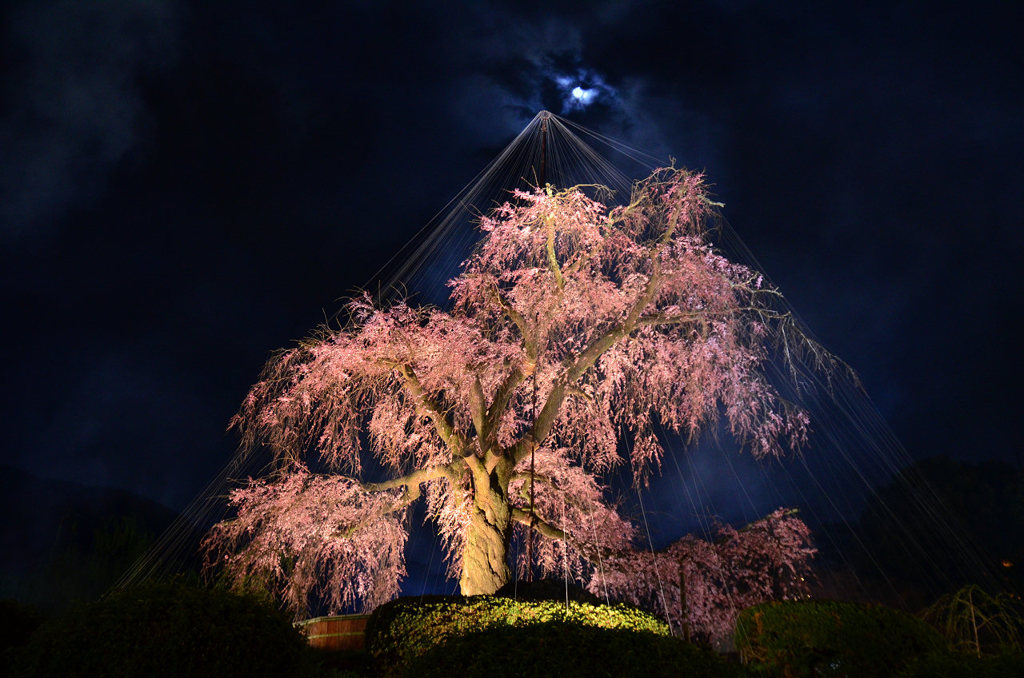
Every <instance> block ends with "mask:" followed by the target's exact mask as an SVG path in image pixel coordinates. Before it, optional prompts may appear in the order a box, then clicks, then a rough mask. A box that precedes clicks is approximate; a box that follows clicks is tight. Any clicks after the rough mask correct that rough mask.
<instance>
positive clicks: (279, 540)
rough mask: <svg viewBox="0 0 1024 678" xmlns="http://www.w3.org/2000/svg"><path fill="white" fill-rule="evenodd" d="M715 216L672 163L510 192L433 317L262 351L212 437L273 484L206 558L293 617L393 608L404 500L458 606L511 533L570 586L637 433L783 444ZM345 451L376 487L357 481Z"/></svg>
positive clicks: (400, 569) (649, 464) (776, 400)
mask: <svg viewBox="0 0 1024 678" xmlns="http://www.w3.org/2000/svg"><path fill="white" fill-rule="evenodd" d="M714 211H715V203H713V202H711V201H710V200H709V198H708V196H707V193H706V189H705V186H704V184H703V182H702V177H701V175H699V174H691V173H688V172H686V171H684V170H678V169H663V170H658V171H656V172H655V173H654V174H652V175H651V176H650V177H649V178H647V179H646V180H644V181H642V182H638V183H637V184H636V185H635V187H634V190H633V193H632V195H631V197H630V200H629V202H628V204H626V205H622V206H617V207H614V208H610V209H609V208H608V207H606V206H605V205H604V204H602V203H601V202H599V201H597V200H595V199H592V198H590V197H588V196H587V195H586V193H585V192H584V190H583V189H582V188H579V187H577V188H572V189H568V190H564V191H555V190H553V189H552V188H551V187H550V186H548V187H546V188H545V189H543V190H541V189H537V190H534V191H533V192H521V191H517V192H514V193H513V199H512V201H511V202H509V203H506V204H505V205H503V206H501V207H500V208H498V209H497V210H495V212H494V213H492V214H491V215H489V216H486V217H484V218H482V219H481V222H480V227H481V229H482V230H483V233H484V235H483V239H482V241H481V243H480V244H479V246H478V248H477V249H476V251H475V252H474V253H473V254H472V255H471V256H470V257H469V259H468V260H467V261H466V262H464V265H463V270H462V273H461V274H460V275H459V276H458V277H457V278H455V279H453V280H451V281H450V283H449V285H450V286H451V288H452V292H451V299H452V309H451V310H450V311H442V310H439V309H436V308H414V307H412V306H410V305H409V304H408V303H397V304H395V305H393V306H391V307H389V308H378V307H376V306H375V305H374V304H373V303H372V301H371V300H370V298H369V297H368V296H367V297H364V298H362V299H358V300H356V301H354V302H352V303H351V304H350V307H349V308H350V321H349V323H348V325H347V326H346V327H343V328H341V329H337V330H333V329H327V328H324V329H322V330H321V331H320V333H319V334H317V335H316V336H315V337H313V338H311V339H309V340H307V341H305V342H303V343H302V344H300V345H299V346H297V347H296V348H292V349H288V350H284V351H282V352H280V353H279V354H277V355H276V356H275V357H274V358H273V359H271V360H270V362H269V363H268V365H267V366H266V368H265V370H264V373H263V375H262V378H261V379H260V381H259V382H258V383H257V384H255V385H254V386H253V387H252V389H251V391H250V392H249V394H248V395H247V396H246V398H245V401H244V402H243V404H242V407H241V410H240V412H239V414H238V415H237V417H236V419H235V424H236V425H237V426H238V427H239V428H240V430H241V432H242V441H243V443H242V444H243V446H245V447H247V448H254V447H257V446H260V445H266V446H269V447H270V448H271V449H272V450H273V451H274V453H275V455H276V459H277V461H278V470H277V471H276V473H275V474H274V475H273V476H272V477H271V478H269V479H266V480H258V481H252V482H251V483H250V485H249V486H248V487H246V488H242V489H239V490H237V491H236V492H234V493H233V494H232V501H233V503H234V504H235V506H236V507H237V510H238V515H237V517H236V518H235V519H233V520H230V521H226V522H223V523H221V524H219V525H217V526H216V527H215V528H214V529H213V530H212V531H211V533H210V534H209V536H208V537H207V540H206V547H207V549H208V553H209V558H210V563H211V564H214V563H220V564H222V565H223V566H224V567H225V568H226V570H227V572H228V573H229V575H230V576H232V577H233V578H235V580H236V581H239V582H242V581H247V580H251V579H254V578H255V579H257V580H259V581H262V582H264V583H266V584H268V585H270V586H272V587H275V588H277V590H278V591H279V592H280V593H281V594H282V595H283V596H284V598H285V599H286V600H287V601H288V602H289V603H290V604H291V605H293V606H295V607H296V608H298V609H301V608H303V607H304V606H305V604H306V602H307V600H308V597H309V595H310V594H311V593H314V592H316V593H320V594H325V595H326V597H327V599H328V600H329V601H330V604H331V607H332V608H334V609H338V608H341V607H344V606H349V605H353V604H359V603H361V604H363V605H365V606H373V605H375V604H377V603H379V602H380V601H382V600H385V599H387V598H390V597H392V596H394V595H396V594H397V591H398V586H399V582H400V580H401V577H402V576H403V575H404V573H405V570H404V560H403V557H402V550H403V547H404V543H405V539H406V534H407V532H406V528H405V524H406V512H407V508H408V506H409V505H410V503H411V502H413V501H415V500H416V499H418V498H419V497H421V496H425V500H426V503H427V508H428V514H429V516H430V517H431V518H433V520H435V521H436V523H437V526H438V530H439V532H440V535H441V538H442V542H443V545H444V547H445V550H446V553H447V559H448V564H449V572H450V574H451V575H452V576H453V577H454V576H457V577H458V578H459V583H460V586H461V590H462V593H463V594H467V595H469V594H482V593H492V592H494V591H496V590H497V589H499V588H500V587H501V586H502V585H503V584H505V583H506V582H507V581H508V580H509V577H510V563H509V550H510V544H511V542H512V540H513V539H514V538H515V537H516V536H517V535H518V536H523V535H525V534H526V532H528V531H531V532H533V533H534V534H535V536H536V538H537V547H536V548H534V549H532V552H531V554H530V555H531V557H532V560H533V561H534V562H532V563H523V565H524V566H526V565H529V566H531V567H537V568H539V569H540V571H541V572H542V573H543V572H557V573H558V575H559V576H562V573H563V572H565V573H567V574H568V575H571V576H573V577H574V578H577V579H580V580H586V579H587V578H588V577H589V576H590V575H591V574H592V572H593V567H594V564H596V563H599V561H600V560H601V559H602V558H603V557H605V556H613V555H614V554H619V553H622V552H624V551H627V550H628V549H629V547H630V544H631V541H632V538H633V535H634V529H633V527H632V525H631V524H630V523H629V522H628V521H627V520H626V519H625V518H623V517H622V516H621V515H620V513H619V512H618V511H617V510H616V507H615V506H614V505H613V504H612V503H611V502H610V501H609V500H608V498H607V487H606V486H605V485H604V481H603V480H602V479H603V478H606V477H607V473H608V472H609V471H612V470H613V469H616V468H617V467H619V466H620V465H622V464H624V463H628V464H630V466H631V469H632V473H633V477H634V480H635V481H636V482H638V483H643V482H645V480H646V478H647V476H648V474H649V473H650V472H651V471H655V470H657V469H658V467H659V465H660V461H661V457H662V454H663V448H662V445H661V443H660V442H659V439H658V437H657V435H656V434H655V430H656V427H661V428H663V429H666V430H668V431H671V432H674V433H677V434H681V435H683V436H687V437H691V438H692V437H693V436H695V435H697V434H698V433H699V432H700V431H702V430H705V429H707V428H715V427H717V425H718V422H719V420H720V419H721V418H722V417H724V419H725V423H726V425H727V427H728V429H729V430H730V431H731V432H732V434H733V436H734V437H735V438H736V439H737V440H738V441H740V442H741V443H742V444H744V445H745V446H746V447H747V448H748V449H749V450H750V451H751V452H752V453H753V454H754V455H756V456H759V457H760V456H765V455H778V454H780V453H781V452H782V451H783V446H795V445H799V444H800V443H801V442H802V441H803V440H804V439H805V437H806V434H807V428H808V419H807V416H806V415H805V413H804V412H803V411H801V410H799V409H798V408H795V407H793V406H791V405H789V404H788V403H787V402H785V401H784V400H783V399H782V398H781V397H780V395H779V393H778V392H777V391H776V390H775V388H773V387H772V385H771V384H769V383H768V381H767V380H766V379H765V377H764V376H763V374H762V372H761V370H760V368H761V367H762V366H763V365H764V363H765V361H766V360H768V359H769V357H770V355H769V354H770V352H769V350H768V348H767V346H766V343H767V341H768V339H769V338H772V337H782V338H783V339H784V340H785V341H788V340H789V338H792V337H794V336H797V333H794V332H793V331H792V330H793V329H794V328H795V324H794V323H793V322H792V319H791V318H790V317H789V316H788V315H787V314H783V313H779V312H777V311H775V310H773V309H774V308H775V305H774V303H773V302H774V301H775V300H776V299H777V298H778V292H777V291H776V290H775V289H773V288H771V287H768V286H766V285H765V284H764V281H763V278H762V277H761V275H759V274H758V273H757V272H756V271H753V270H751V269H749V268H746V267H744V266H741V265H738V264H735V263H732V262H730V261H729V260H727V259H726V258H725V257H723V256H722V255H721V254H719V253H718V252H717V251H716V250H715V249H714V248H713V246H712V244H711V241H710V239H709V235H710V230H711V227H712V225H713V223H714V221H713V217H714V216H715V215H714ZM783 348H784V349H785V350H783V351H782V352H781V353H782V354H783V355H785V356H789V357H792V356H794V355H795V351H796V350H797V349H798V348H800V349H802V350H804V351H806V350H808V349H809V350H811V351H816V350H817V347H816V346H815V345H813V344H812V343H810V342H808V341H805V340H802V341H801V343H800V344H799V346H797V345H790V344H788V343H787V344H786V345H785V346H784V347H783ZM816 355H818V354H816ZM364 443H365V444H367V446H368V451H369V453H370V454H372V455H373V456H374V457H375V458H376V460H377V462H379V463H380V464H382V465H383V466H384V467H385V468H386V469H388V471H389V472H390V473H391V477H390V478H389V479H387V480H384V481H382V482H366V481H361V480H358V478H359V477H360V475H361V472H362V463H363V453H364V451H363V447H364ZM310 456H312V457H314V458H316V459H318V462H317V463H319V464H321V465H322V466H324V467H325V468H327V469H328V470H329V472H328V473H326V474H317V473H312V472H310V471H309V470H308V467H307V465H306V464H305V462H304V459H306V458H307V457H310ZM525 557H526V556H525V554H524V558H525Z"/></svg>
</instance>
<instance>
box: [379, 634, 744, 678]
mask: <svg viewBox="0 0 1024 678" xmlns="http://www.w3.org/2000/svg"><path fill="white" fill-rule="evenodd" d="M399 675H401V676H402V678H452V677H453V676H458V677H460V678H521V677H522V676H558V677H559V678H604V677H607V678H651V677H652V676H680V677H681V678H683V677H693V678H737V677H739V676H741V675H743V671H742V668H741V667H739V666H738V665H732V664H728V663H727V662H726V661H725V660H724V659H722V658H721V657H719V656H718V655H717V654H716V653H715V652H714V651H712V650H711V649H709V648H706V647H699V646H697V645H693V644H691V643H687V642H685V641H683V640H680V639H678V638H673V637H671V636H663V635H657V634H655V633H652V632H650V631H631V630H628V629H625V628H614V629H609V628H599V627H594V626H583V625H581V624H576V623H565V622H546V623H543V624H534V625H531V626H525V627H494V628H490V629H488V630H486V631H481V632H479V633H472V634H469V635H466V636H462V637H459V638H455V639H453V640H451V641H449V642H448V643H445V644H443V645H438V646H436V647H434V648H433V649H432V650H430V651H428V652H426V653H425V654H423V655H421V656H420V657H417V658H416V659H414V660H412V661H411V662H409V664H408V665H406V667H405V670H404V672H401V673H400V674H399Z"/></svg>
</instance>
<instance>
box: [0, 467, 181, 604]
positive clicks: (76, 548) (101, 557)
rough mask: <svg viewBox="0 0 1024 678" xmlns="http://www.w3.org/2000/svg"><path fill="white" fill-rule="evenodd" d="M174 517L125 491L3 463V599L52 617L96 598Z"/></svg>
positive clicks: (0, 572) (0, 594) (0, 585)
mask: <svg viewBox="0 0 1024 678" xmlns="http://www.w3.org/2000/svg"><path fill="white" fill-rule="evenodd" d="M175 517H176V513H175V512H174V511H172V510H171V509H169V508H167V507H166V506H163V505H161V504H158V503H156V502H154V501H152V500H150V499H147V498H145V497H141V496H139V495H137V494H133V493H132V492H128V491H126V490H120V489H115V488H109V487H94V486H88V485H81V484H78V483H73V482H68V481H62V480H50V479H45V478H39V477H37V476H34V475H32V474H30V473H27V472H26V471H23V470H21V469H18V468H15V467H12V466H6V465H0V518H2V519H0V598H15V599H17V600H20V601H23V602H27V603H31V604H33V605H36V606H38V607H39V608H40V609H42V610H44V611H51V612H52V611H57V610H59V609H62V608H64V607H66V606H67V605H69V604H71V603H74V602H77V601H80V600H92V599H95V598H96V597H98V596H100V595H101V594H102V593H103V592H104V591H106V590H107V589H108V588H109V587H110V586H111V584H113V583H114V581H115V580H116V579H117V578H118V577H119V576H120V575H121V574H123V573H124V571H125V570H126V569H127V568H128V567H129V566H130V565H131V564H132V563H133V562H134V561H135V559H136V558H137V557H138V556H139V555H141V554H142V553H143V552H145V550H146V548H147V547H148V546H149V545H150V544H151V543H152V542H153V541H154V540H155V539H156V538H157V537H158V536H159V535H160V533H161V532H163V530H164V529H165V528H166V527H167V526H168V525H169V524H170V523H171V521H172V520H174V518H175Z"/></svg>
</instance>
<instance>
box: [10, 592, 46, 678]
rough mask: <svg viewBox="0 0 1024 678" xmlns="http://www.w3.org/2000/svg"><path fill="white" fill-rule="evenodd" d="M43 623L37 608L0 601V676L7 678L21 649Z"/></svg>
mask: <svg viewBox="0 0 1024 678" xmlns="http://www.w3.org/2000/svg"><path fill="white" fill-rule="evenodd" d="M42 622H43V618H42V616H41V615H40V614H39V613H38V612H36V610H35V608H33V607H30V606H28V605H25V604H23V603H20V602H18V601H16V600H0V675H3V676H6V675H8V674H9V673H10V672H11V671H12V670H13V667H12V662H13V661H14V657H15V654H16V652H17V651H18V650H19V648H21V647H23V646H25V645H26V644H27V643H28V640H29V638H31V637H32V634H33V633H34V632H35V630H36V629H37V628H38V627H39V625H40V624H41V623H42Z"/></svg>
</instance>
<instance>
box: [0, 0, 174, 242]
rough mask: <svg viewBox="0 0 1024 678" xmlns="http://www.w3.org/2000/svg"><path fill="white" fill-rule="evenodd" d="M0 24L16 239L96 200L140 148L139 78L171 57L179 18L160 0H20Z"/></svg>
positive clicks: (0, 130)
mask: <svg viewBox="0 0 1024 678" xmlns="http://www.w3.org/2000/svg"><path fill="white" fill-rule="evenodd" d="M5 28H6V30H5V31H4V33H5V43H6V48H5V52H6V56H7V61H8V64H10V65H9V67H8V68H7V70H6V71H5V72H4V82H3V86H2V91H3V95H4V100H5V101H6V102H7V103H6V105H4V106H3V108H2V117H0V147H2V148H3V149H4V154H3V161H2V162H0V186H2V188H0V221H2V223H3V224H4V229H3V232H4V237H5V238H11V237H15V238H18V237H24V236H27V235H29V234H30V233H31V232H33V231H36V230H41V231H43V232H45V231H46V230H47V228H46V227H47V225H48V224H52V223H53V220H54V219H58V218H59V217H60V216H61V215H62V214H63V213H64V211H65V210H66V209H68V208H69V207H73V206H76V205H78V204H82V203H86V204H88V203H89V202H90V201H92V200H94V199H95V198H96V197H97V196H98V195H99V194H100V193H101V192H102V191H103V190H104V189H105V187H106V182H107V179H108V175H109V173H110V171H111V168H112V167H113V166H114V165H115V164H117V163H118V162H120V161H122V160H123V159H124V158H125V157H126V156H127V155H129V154H130V153H131V152H132V150H133V149H136V148H137V147H138V145H139V143H140V138H141V137H142V136H143V135H144V134H145V131H144V130H145V127H146V125H147V123H148V122H149V121H148V118H147V112H146V111H145V110H144V106H143V103H142V101H141V99H140V96H139V86H138V80H139V79H140V78H143V77H146V76H148V75H152V74H154V73H157V72H160V71H162V70H163V69H165V68H167V67H168V65H169V64H170V63H171V61H172V60H173V57H174V54H175V48H176V42H177V35H176V33H177V17H176V15H175V11H174V3H165V2H159V1H150V2H131V1H130V0H105V1H102V2H88V3H81V2H69V1H45V2H26V3H21V4H20V5H19V6H16V7H14V8H12V9H11V10H10V12H9V14H8V18H7V22H6V26H5Z"/></svg>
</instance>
